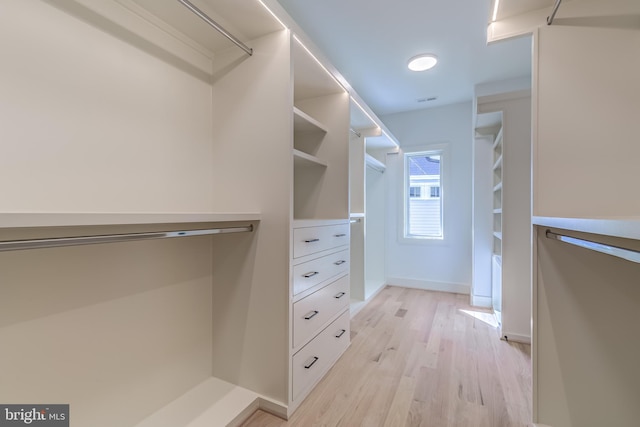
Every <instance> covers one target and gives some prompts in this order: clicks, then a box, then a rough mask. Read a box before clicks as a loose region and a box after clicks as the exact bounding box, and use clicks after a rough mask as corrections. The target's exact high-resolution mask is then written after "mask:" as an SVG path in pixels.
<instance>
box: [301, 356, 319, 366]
mask: <svg viewBox="0 0 640 427" xmlns="http://www.w3.org/2000/svg"><path fill="white" fill-rule="evenodd" d="M317 361H318V357H317V356H313V361H312V362H311V363H309V364H308V365H304V369H309V368H311V367H312V366H313V365H314V364H315V363H316V362H317Z"/></svg>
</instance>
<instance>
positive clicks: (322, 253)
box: [290, 220, 350, 410]
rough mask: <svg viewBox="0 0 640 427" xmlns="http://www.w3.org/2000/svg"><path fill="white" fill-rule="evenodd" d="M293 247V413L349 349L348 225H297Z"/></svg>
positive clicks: (309, 222)
mask: <svg viewBox="0 0 640 427" xmlns="http://www.w3.org/2000/svg"><path fill="white" fill-rule="evenodd" d="M292 246H293V254H294V255H293V259H292V261H291V263H292V271H293V273H292V275H293V279H292V282H293V286H292V295H291V329H292V334H291V355H292V356H291V381H292V387H291V400H292V404H291V406H290V408H292V409H290V410H293V409H295V407H297V406H298V405H299V404H300V402H301V401H302V400H303V399H304V397H305V396H306V395H307V394H308V392H309V391H310V390H311V389H312V388H313V386H314V385H315V384H316V383H317V382H318V381H319V380H320V378H321V377H322V376H323V375H324V373H326V372H327V371H328V370H329V368H330V367H331V366H332V365H333V363H334V362H335V360H336V359H337V358H338V357H340V355H341V354H342V353H343V352H344V351H345V350H346V348H347V346H348V345H349V341H350V335H349V319H350V316H349V300H350V297H349V294H350V289H349V262H348V260H349V221H348V220H332V221H326V220H324V221H323V220H302V221H295V222H294V225H293V243H292Z"/></svg>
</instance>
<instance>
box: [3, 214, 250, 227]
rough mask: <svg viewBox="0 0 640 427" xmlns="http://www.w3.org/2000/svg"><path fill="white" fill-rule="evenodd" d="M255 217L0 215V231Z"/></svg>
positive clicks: (199, 221) (214, 220)
mask: <svg viewBox="0 0 640 427" xmlns="http://www.w3.org/2000/svg"><path fill="white" fill-rule="evenodd" d="M259 220H260V214H259V213H205V212H203V213H80V212H66V213H64V212H55V213H54V212H37V213H36V212H25V213H20V212H11V213H0V229H3V228H34V227H73V226H100V225H153V224H192V223H213V222H232V221H259Z"/></svg>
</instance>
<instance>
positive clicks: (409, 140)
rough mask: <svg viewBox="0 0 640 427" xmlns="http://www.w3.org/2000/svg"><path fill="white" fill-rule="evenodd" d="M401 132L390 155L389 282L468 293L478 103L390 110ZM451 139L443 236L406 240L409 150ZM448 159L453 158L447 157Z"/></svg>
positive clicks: (388, 118)
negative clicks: (473, 132) (406, 162)
mask: <svg viewBox="0 0 640 427" xmlns="http://www.w3.org/2000/svg"><path fill="white" fill-rule="evenodd" d="M382 119H383V121H384V122H385V124H386V125H387V127H388V128H389V129H390V130H391V131H392V132H393V134H394V135H395V136H396V137H397V138H398V140H399V141H400V144H401V149H400V152H399V153H398V154H390V155H388V156H387V172H385V173H386V174H388V177H387V222H386V225H387V241H386V243H387V253H386V268H387V282H388V283H389V284H391V285H402V286H412V287H418V288H423V289H436V290H444V291H453V292H461V293H468V292H469V288H470V284H471V213H472V205H471V197H472V196H471V170H472V153H471V144H472V137H471V132H470V130H471V129H472V123H471V122H472V104H471V102H468V103H461V104H454V105H449V106H445V107H440V108H432V109H426V110H419V111H412V112H406V113H398V114H391V115H387V116H384V117H383V118H382ZM442 143H446V144H448V150H449V153H448V154H449V157H448V159H445V160H444V162H445V163H444V166H443V168H444V173H443V174H444V178H443V197H444V235H445V238H444V240H443V241H421V242H407V241H403V240H402V236H401V234H400V233H401V232H402V227H401V225H400V221H401V220H402V210H401V209H402V203H401V196H400V195H401V194H402V189H403V163H404V162H403V150H410V149H412V148H416V147H419V148H420V149H422V148H425V149H426V148H428V146H429V145H433V144H442ZM447 160H448V161H447Z"/></svg>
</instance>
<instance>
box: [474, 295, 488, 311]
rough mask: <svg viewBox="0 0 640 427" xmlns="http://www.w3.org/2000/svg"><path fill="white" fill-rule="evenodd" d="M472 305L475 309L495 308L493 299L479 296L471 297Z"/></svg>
mask: <svg viewBox="0 0 640 427" xmlns="http://www.w3.org/2000/svg"><path fill="white" fill-rule="evenodd" d="M471 305H472V306H474V307H484V308H491V307H493V301H492V299H491V297H483V296H478V295H471Z"/></svg>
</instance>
